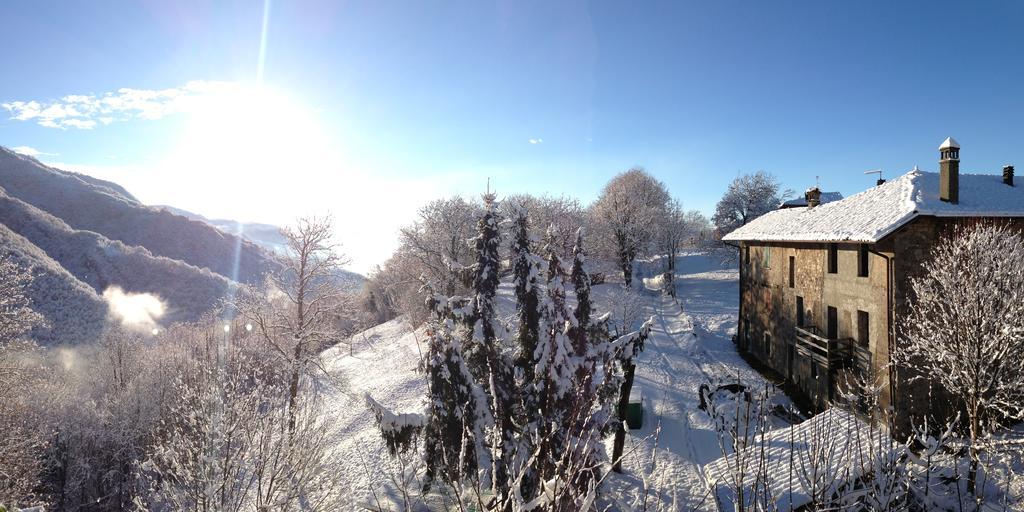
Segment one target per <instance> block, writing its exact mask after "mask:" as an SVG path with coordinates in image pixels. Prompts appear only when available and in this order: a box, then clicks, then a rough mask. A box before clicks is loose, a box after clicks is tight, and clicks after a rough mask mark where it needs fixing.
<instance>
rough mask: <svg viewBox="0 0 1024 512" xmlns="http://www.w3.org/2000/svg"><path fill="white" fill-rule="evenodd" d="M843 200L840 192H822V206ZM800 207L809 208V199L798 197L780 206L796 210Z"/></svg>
mask: <svg viewBox="0 0 1024 512" xmlns="http://www.w3.org/2000/svg"><path fill="white" fill-rule="evenodd" d="M842 198H843V194H841V193H839V192H822V193H821V204H825V203H831V202H833V201H838V200H840V199H842ZM799 206H807V197H806V196H801V197H797V198H795V199H790V200H789V201H783V202H782V204H780V205H779V208H796V207H799Z"/></svg>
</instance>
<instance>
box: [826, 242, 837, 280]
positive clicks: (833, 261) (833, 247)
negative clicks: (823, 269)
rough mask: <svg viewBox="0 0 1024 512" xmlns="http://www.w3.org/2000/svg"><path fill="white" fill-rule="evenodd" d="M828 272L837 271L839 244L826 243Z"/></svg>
mask: <svg viewBox="0 0 1024 512" xmlns="http://www.w3.org/2000/svg"><path fill="white" fill-rule="evenodd" d="M828 273H829V274H838V273H839V245H838V244H828Z"/></svg>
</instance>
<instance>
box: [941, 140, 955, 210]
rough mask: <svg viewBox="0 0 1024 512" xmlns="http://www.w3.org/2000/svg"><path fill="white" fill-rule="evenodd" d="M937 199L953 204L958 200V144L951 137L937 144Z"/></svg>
mask: <svg viewBox="0 0 1024 512" xmlns="http://www.w3.org/2000/svg"><path fill="white" fill-rule="evenodd" d="M939 199H941V200H943V201H946V202H947V203H953V204H956V203H957V202H958V201H959V200H960V144H957V142H956V140H955V139H953V137H946V140H944V141H942V145H941V146H939Z"/></svg>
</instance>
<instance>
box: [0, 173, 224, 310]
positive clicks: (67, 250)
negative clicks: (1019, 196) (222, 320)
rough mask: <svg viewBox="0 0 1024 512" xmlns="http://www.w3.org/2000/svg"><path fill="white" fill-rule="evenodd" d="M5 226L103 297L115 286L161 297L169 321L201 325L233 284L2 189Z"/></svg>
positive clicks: (1, 214) (0, 214)
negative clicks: (72, 222)
mask: <svg viewBox="0 0 1024 512" xmlns="http://www.w3.org/2000/svg"><path fill="white" fill-rule="evenodd" d="M0 219H3V224H4V225H5V226H6V227H7V228H9V229H10V230H12V231H14V232H15V233H17V234H19V235H21V236H22V237H24V238H25V239H26V240H27V241H28V242H30V243H31V244H33V245H35V246H36V247H38V248H39V249H41V250H42V251H43V252H45V253H46V254H47V255H48V256H49V258H51V259H52V260H54V261H56V262H58V263H59V264H60V265H61V266H62V267H63V268H64V269H65V270H66V271H67V272H69V273H70V274H71V275H73V276H74V278H75V279H76V280H78V281H80V282H82V283H84V284H86V285H88V286H89V287H91V288H92V289H93V290H94V291H95V292H96V293H97V294H102V293H103V292H104V291H105V290H106V289H107V288H108V287H110V286H118V287H120V288H123V289H124V290H126V291H129V292H148V293H153V294H156V295H158V296H159V297H160V298H162V299H163V300H164V301H165V302H166V303H167V306H168V311H167V316H166V319H165V320H166V321H168V322H173V321H182V320H196V319H198V318H199V316H200V315H202V314H203V313H205V312H206V311H208V310H210V309H211V308H213V307H214V306H215V305H216V304H217V302H218V301H219V300H220V298H221V297H222V296H224V294H225V292H226V291H227V289H228V284H229V282H228V280H227V279H225V278H224V277H223V276H220V275H217V274H214V273H213V272H210V271H209V270H206V269H200V268H196V267H193V266H191V265H188V264H186V263H183V262H181V261H177V260H172V259H169V258H162V257H159V256H154V255H152V254H151V253H150V252H149V251H147V250H146V249H144V248H141V247H130V246H127V245H125V244H123V243H121V242H118V241H115V240H109V239H107V238H106V237H104V236H102V235H99V234H97V233H94V232H91V231H83V230H77V229H73V228H71V227H70V226H68V225H67V224H66V223H64V222H63V221H62V220H60V219H58V218H56V217H54V216H52V215H50V214H48V213H46V212H44V211H41V210H39V209H38V208H35V207H33V206H31V205H28V204H26V203H24V202H22V201H20V200H18V199H15V198H13V197H10V196H9V195H7V194H6V193H4V191H3V189H0Z"/></svg>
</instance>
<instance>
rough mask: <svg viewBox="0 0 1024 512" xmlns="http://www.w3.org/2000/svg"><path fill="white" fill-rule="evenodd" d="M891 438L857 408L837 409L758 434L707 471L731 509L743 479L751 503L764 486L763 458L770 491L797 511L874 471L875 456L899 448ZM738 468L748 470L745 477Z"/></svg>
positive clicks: (784, 505) (783, 506)
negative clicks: (854, 410)
mask: <svg viewBox="0 0 1024 512" xmlns="http://www.w3.org/2000/svg"><path fill="white" fill-rule="evenodd" d="M888 436H889V434H888V433H885V432H883V431H879V430H877V428H876V429H872V427H871V426H869V425H868V424H867V423H866V422H865V421H864V420H861V419H860V418H858V417H857V416H856V415H855V414H853V413H852V412H850V411H847V410H843V409H836V408H832V409H828V410H826V411H824V412H822V413H820V414H818V415H816V416H814V417H813V418H811V419H809V420H807V421H805V422H803V423H800V424H799V425H795V426H793V427H784V428H779V429H775V430H771V431H769V432H768V433H767V434H765V435H764V437H763V438H755V439H754V440H753V442H752V443H750V444H749V445H748V446H747V447H746V448H745V449H744V450H741V451H740V452H739V453H738V454H737V453H731V454H729V455H727V456H724V457H722V458H720V459H717V460H714V461H712V462H710V463H708V464H707V465H705V466H704V475H705V476H706V477H707V481H708V484H709V485H710V486H711V490H712V492H714V493H715V498H716V500H717V501H718V502H720V503H722V504H724V505H725V507H724V508H726V509H732V508H734V501H735V500H736V495H735V494H736V490H737V488H738V487H739V485H738V484H739V483H740V482H742V484H743V488H744V501H747V502H749V501H750V500H751V499H752V497H753V496H756V494H755V493H754V492H753V488H754V486H755V485H765V483H764V482H763V480H762V481H758V478H759V476H761V475H760V473H759V472H758V471H759V469H758V463H759V462H760V461H761V460H762V459H761V457H762V456H763V457H764V459H763V461H764V463H765V466H766V468H765V469H766V471H767V473H768V475H770V476H771V478H769V479H768V482H767V486H768V488H769V489H768V490H769V492H770V495H771V496H772V497H773V498H774V499H775V500H777V501H776V503H775V504H776V505H777V507H778V510H793V509H794V508H799V507H802V506H804V505H806V504H808V503H810V502H811V501H812V500H813V499H814V498H815V497H820V496H822V495H828V494H830V492H829V491H831V490H835V489H837V488H838V487H839V486H841V485H843V484H844V483H846V482H850V481H853V480H855V479H857V478H859V477H860V476H862V475H863V474H865V473H866V472H867V471H870V470H871V469H872V462H873V460H874V456H877V455H879V454H882V453H883V452H884V451H885V450H891V449H893V448H894V447H893V446H892V444H891V441H888V443H889V444H888V445H886V444H885V443H886V441H882V440H887V439H889V437H888ZM738 469H743V470H744V474H743V478H742V480H740V478H739V473H740V472H739V471H737V470H738ZM755 499H756V498H755Z"/></svg>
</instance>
